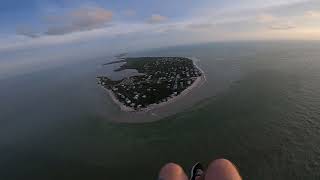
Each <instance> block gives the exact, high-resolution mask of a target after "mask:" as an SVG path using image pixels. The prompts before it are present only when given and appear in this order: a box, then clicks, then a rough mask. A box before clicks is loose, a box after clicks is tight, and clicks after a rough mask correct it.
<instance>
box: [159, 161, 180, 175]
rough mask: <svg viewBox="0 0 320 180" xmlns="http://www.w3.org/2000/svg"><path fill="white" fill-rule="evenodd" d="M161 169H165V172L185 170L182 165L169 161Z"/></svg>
mask: <svg viewBox="0 0 320 180" xmlns="http://www.w3.org/2000/svg"><path fill="white" fill-rule="evenodd" d="M161 171H165V172H175V173H177V172H183V169H182V167H181V166H179V165H178V164H176V163H172V162H171V163H167V164H165V165H164V166H163V167H162V168H161Z"/></svg>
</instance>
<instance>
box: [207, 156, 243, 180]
mask: <svg viewBox="0 0 320 180" xmlns="http://www.w3.org/2000/svg"><path fill="white" fill-rule="evenodd" d="M206 177H208V179H232V180H240V179H241V176H240V174H239V172H238V170H237V168H236V166H235V165H234V164H233V163H232V162H231V161H229V160H227V159H217V160H214V161H212V162H211V163H210V165H209V166H208V170H207V173H206Z"/></svg>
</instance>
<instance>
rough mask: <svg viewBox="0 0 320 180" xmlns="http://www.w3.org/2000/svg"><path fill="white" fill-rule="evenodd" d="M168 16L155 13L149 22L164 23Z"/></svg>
mask: <svg viewBox="0 0 320 180" xmlns="http://www.w3.org/2000/svg"><path fill="white" fill-rule="evenodd" d="M167 19H168V18H167V17H165V16H161V15H159V14H153V15H152V16H151V17H150V18H149V19H148V20H147V22H148V23H150V24H157V23H163V22H164V21H166V20H167Z"/></svg>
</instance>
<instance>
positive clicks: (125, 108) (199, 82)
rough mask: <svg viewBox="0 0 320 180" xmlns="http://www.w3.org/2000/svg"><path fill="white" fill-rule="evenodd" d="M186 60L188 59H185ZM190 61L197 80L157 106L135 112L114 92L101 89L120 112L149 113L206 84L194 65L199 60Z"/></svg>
mask: <svg viewBox="0 0 320 180" xmlns="http://www.w3.org/2000/svg"><path fill="white" fill-rule="evenodd" d="M187 58H188V57H187ZM188 59H190V60H192V62H193V65H194V66H195V67H196V68H197V69H199V70H200V72H201V76H199V77H197V79H196V80H195V81H194V82H193V83H192V84H191V85H190V86H189V87H188V88H186V89H185V90H183V91H182V92H181V93H180V94H179V95H177V96H174V97H172V98H168V100H167V101H165V102H162V103H159V104H150V105H149V106H147V107H146V108H142V109H140V110H135V109H134V108H131V107H129V106H126V105H124V104H123V103H121V102H120V101H119V100H118V99H117V98H116V96H115V94H114V92H113V91H112V90H110V89H107V88H105V87H103V86H102V88H103V89H105V90H107V92H108V94H109V96H110V97H111V99H112V100H113V102H114V103H115V104H117V105H118V106H119V107H120V110H121V111H124V112H131V113H143V112H149V111H151V110H153V109H156V108H160V107H163V106H165V105H168V104H171V103H174V102H175V101H177V100H178V99H181V98H182V97H183V96H185V95H187V94H189V93H190V92H191V91H192V89H194V88H196V87H200V86H202V85H203V84H204V83H205V82H206V76H205V73H204V71H203V70H202V69H201V68H200V67H199V66H198V65H197V64H196V62H195V61H200V60H199V59H197V58H188Z"/></svg>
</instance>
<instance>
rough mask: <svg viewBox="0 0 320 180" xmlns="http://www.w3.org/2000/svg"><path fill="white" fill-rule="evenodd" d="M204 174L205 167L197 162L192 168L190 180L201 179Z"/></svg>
mask: <svg viewBox="0 0 320 180" xmlns="http://www.w3.org/2000/svg"><path fill="white" fill-rule="evenodd" d="M202 174H203V167H202V165H201V164H200V162H197V163H196V164H195V165H193V166H192V169H191V175H190V180H195V179H196V177H200V176H202Z"/></svg>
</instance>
